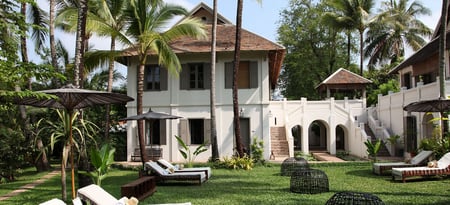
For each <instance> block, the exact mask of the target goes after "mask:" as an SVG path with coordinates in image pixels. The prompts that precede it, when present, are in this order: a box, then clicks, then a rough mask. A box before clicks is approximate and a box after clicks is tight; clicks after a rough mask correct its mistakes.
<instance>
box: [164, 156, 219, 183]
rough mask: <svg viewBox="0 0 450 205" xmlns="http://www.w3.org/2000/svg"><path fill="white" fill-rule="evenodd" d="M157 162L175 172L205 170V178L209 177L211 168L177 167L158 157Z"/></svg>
mask: <svg viewBox="0 0 450 205" xmlns="http://www.w3.org/2000/svg"><path fill="white" fill-rule="evenodd" d="M158 163H159V164H161V165H163V166H164V167H167V169H173V170H174V171H175V172H205V174H206V176H207V179H209V178H211V168H210V167H193V168H183V169H179V167H178V166H174V165H173V164H172V163H170V162H168V161H166V160H164V159H159V160H158Z"/></svg>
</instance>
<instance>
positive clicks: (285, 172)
mask: <svg viewBox="0 0 450 205" xmlns="http://www.w3.org/2000/svg"><path fill="white" fill-rule="evenodd" d="M305 169H309V164H308V161H306V160H305V159H304V158H302V157H289V158H287V159H285V160H284V161H283V163H282V164H281V176H291V175H292V173H293V172H295V171H297V170H305Z"/></svg>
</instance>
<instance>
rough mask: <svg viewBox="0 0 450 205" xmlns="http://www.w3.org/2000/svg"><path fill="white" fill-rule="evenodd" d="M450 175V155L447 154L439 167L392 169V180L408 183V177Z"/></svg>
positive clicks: (439, 163)
mask: <svg viewBox="0 0 450 205" xmlns="http://www.w3.org/2000/svg"><path fill="white" fill-rule="evenodd" d="M448 174H450V153H447V154H445V155H444V156H443V157H441V159H439V161H437V167H433V168H430V167H427V166H424V167H406V168H392V179H393V180H402V181H403V182H405V181H406V178H408V177H414V176H435V175H448Z"/></svg>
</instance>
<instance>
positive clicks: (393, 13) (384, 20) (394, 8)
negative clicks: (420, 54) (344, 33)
mask: <svg viewBox="0 0 450 205" xmlns="http://www.w3.org/2000/svg"><path fill="white" fill-rule="evenodd" d="M408 2H409V0H391V1H385V2H383V3H382V12H381V13H380V14H378V15H377V16H375V18H374V21H373V22H372V23H371V24H370V25H369V30H368V31H367V37H366V43H368V45H367V47H366V48H365V56H366V57H370V58H369V62H368V64H369V67H373V66H374V65H375V64H377V63H380V62H384V61H390V62H391V63H392V62H396V61H398V60H399V59H400V58H402V57H404V56H405V47H410V48H411V49H412V50H413V51H417V50H418V49H420V48H422V46H423V45H425V43H426V40H425V39H424V37H429V36H430V35H431V34H432V33H431V29H430V28H428V27H427V26H426V25H425V24H424V23H423V22H421V21H420V20H419V19H417V17H418V16H419V15H430V14H431V13H430V10H429V9H428V8H426V7H424V6H423V5H421V4H420V3H419V2H416V1H414V2H412V3H411V4H410V5H409V6H408Z"/></svg>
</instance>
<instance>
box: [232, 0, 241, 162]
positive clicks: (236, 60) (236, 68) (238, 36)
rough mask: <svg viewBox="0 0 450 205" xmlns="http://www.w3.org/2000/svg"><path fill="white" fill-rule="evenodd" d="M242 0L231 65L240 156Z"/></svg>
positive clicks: (238, 11)
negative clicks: (239, 73)
mask: <svg viewBox="0 0 450 205" xmlns="http://www.w3.org/2000/svg"><path fill="white" fill-rule="evenodd" d="M243 1H244V0H238V4H237V14H236V43H235V47H234V66H233V86H232V88H233V116H234V117H233V123H234V134H235V136H236V151H237V152H238V154H239V156H240V157H243V156H244V150H243V149H242V139H241V126H240V120H239V100H238V85H237V77H238V71H239V62H240V54H241V29H242V7H243Z"/></svg>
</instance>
